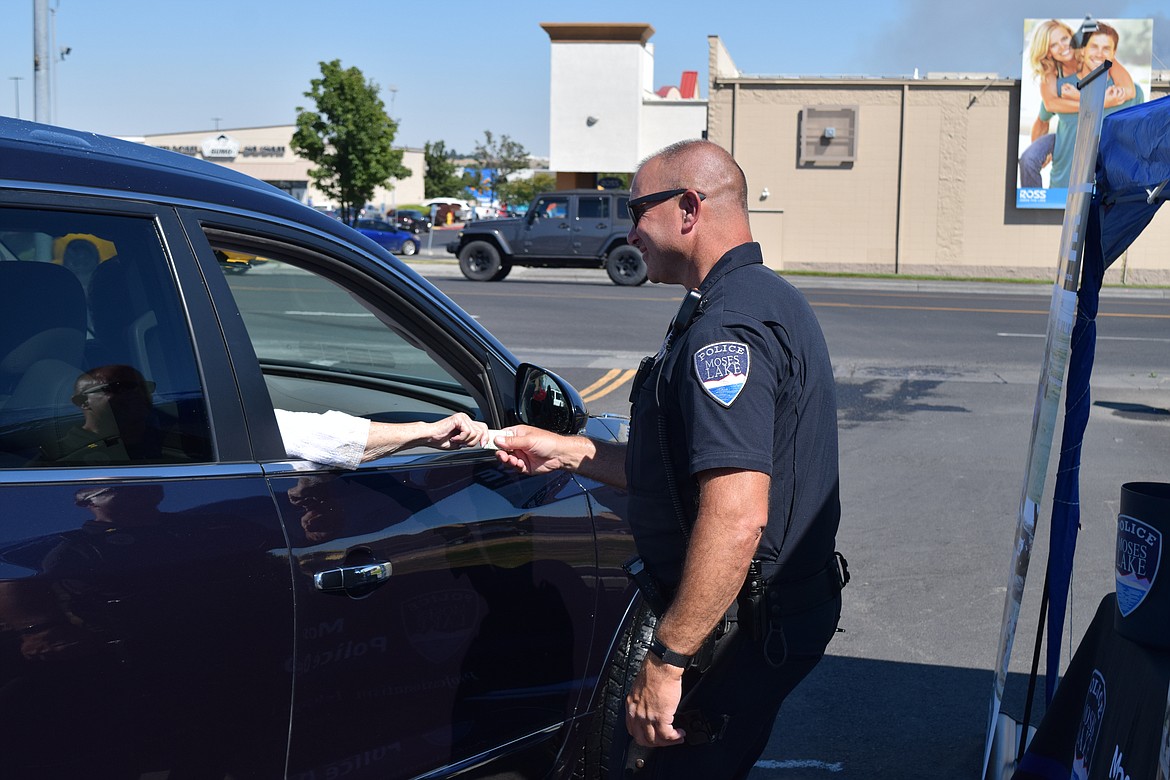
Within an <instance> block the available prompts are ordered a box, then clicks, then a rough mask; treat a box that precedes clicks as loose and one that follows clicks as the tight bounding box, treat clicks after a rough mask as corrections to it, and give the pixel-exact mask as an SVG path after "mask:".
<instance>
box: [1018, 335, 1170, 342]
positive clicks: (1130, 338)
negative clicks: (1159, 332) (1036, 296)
mask: <svg viewBox="0 0 1170 780" xmlns="http://www.w3.org/2000/svg"><path fill="white" fill-rule="evenodd" d="M995 335H997V336H1004V337H1006V338H1015V339H1042V338H1044V337H1045V334H1043V333H996V334H995ZM1097 341H1153V342H1155V343H1158V344H1170V339H1155V338H1148V337H1145V336H1100V335H1099V336H1097Z"/></svg>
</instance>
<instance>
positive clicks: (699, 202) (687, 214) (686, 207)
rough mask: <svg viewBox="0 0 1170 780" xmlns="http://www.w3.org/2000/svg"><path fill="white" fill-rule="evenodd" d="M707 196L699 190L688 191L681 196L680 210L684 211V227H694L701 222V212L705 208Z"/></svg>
mask: <svg viewBox="0 0 1170 780" xmlns="http://www.w3.org/2000/svg"><path fill="white" fill-rule="evenodd" d="M706 197H707V196H706V195H703V194H702V193H700V192H698V191H697V190H687V191H686V192H684V193H683V194H682V195H680V196H679V199H678V203H679V208H680V209H682V213H683V214H682V217H683V227H686V228H690V227H694V225H695V223H696V222H698V220H699V211H700V210H701V209H702V207H703V200H704V199H705V198H706Z"/></svg>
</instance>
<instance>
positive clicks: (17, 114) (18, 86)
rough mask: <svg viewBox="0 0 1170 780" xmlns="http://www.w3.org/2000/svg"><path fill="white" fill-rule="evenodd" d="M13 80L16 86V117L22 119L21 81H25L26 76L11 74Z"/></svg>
mask: <svg viewBox="0 0 1170 780" xmlns="http://www.w3.org/2000/svg"><path fill="white" fill-rule="evenodd" d="M8 78H9V79H10V80H11V81H12V86H14V87H15V88H16V118H17V119H20V82H22V81H24V76H9V77H8Z"/></svg>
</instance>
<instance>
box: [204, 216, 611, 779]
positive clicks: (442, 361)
mask: <svg viewBox="0 0 1170 780" xmlns="http://www.w3.org/2000/svg"><path fill="white" fill-rule="evenodd" d="M202 224H203V226H204V228H205V229H206V230H207V235H208V237H209V242H210V243H211V245H212V246H213V247H215V248H217V249H225V248H233V249H237V250H243V251H251V252H254V253H257V254H261V255H263V257H264V258H265V260H266V262H264V263H263V264H262V266H261V268H262V269H263V270H262V271H259V272H257V273H254V274H250V275H249V276H248V277H230V278H226V279H224V280H222V281H224V282H226V284H225V287H226V288H227V289H226V291H225V292H227V293H230V302H229V301H228V300H227V299H226V298H224V299H223V300H222V301H221V303H220V305H219V311H220V314H221V317H224V319H225V320H232V321H237V320H236V318H235V310H233V309H231V308H229V307H235V308H237V309H238V312H239V318H238V323H239V324H240V326H241V333H242V335H240V336H239V338H235V339H229V341H230V342H231V343H233V344H234V346H233V347H232V349H233V362H234V364H235V370H236V373H237V375H240V376H249V375H255V376H258V377H262V379H261V381H262V383H263V385H264V388H265V389H264V391H263V392H261V393H253V394H250V395H249V396H248V397H247V398H246V403H247V404H248V408H249V427H250V428H251V429H252V430H253V431H254V432H258V431H261V430H265V429H266V430H269V431H272V430H274V428H273V415H274V411H273V410H274V409H284V410H288V411H296V412H325V411H332V410H336V411H342V412H346V413H348V414H352V415H357V416H362V417H368V418H371V419H374V420H377V421H381V422H390V423H410V422H414V421H419V420H424V421H432V420H436V419H441V418H443V417H446V416H448V415H450V414H452V413H455V412H463V413H466V414H468V415H469V416H471V417H473V418H475V419H479V420H482V421H484V422H487V423H488V424H489V425H490V426H492V427H499V426H500V425H501V424H502V422H503V420H504V411H503V409H502V408H501V403H500V398H501V397H502V396H504V395H510V393H511V390H510V389H509V390H508V391H507V393H504V392H503V390H502V388H504V387H506V388H510V387H511V383H512V382H513V381H514V380H513V377H512V376H511V375H510V374H508V373H507V372H508V371H509V368H508V367H507V365H506V364H504V363H500V362H498V360H496V359H493V358H491V357H490V356H489V355H488V354H487V352H485V351H484V349H485V348H484V345H482V344H478V343H476V340H475V338H474V337H473V336H472V335H471V333H470V331H467V330H465V326H464V325H462V324H460V323H459V322H458V321H457V319H456V318H454V317H452V316H451V315H449V314H444V313H443V311H442V307H436V305H435V302H434V301H430V302H427V301H425V300H423V298H424V297H425V295H423V293H421V292H420V290H419V288H412V284H414V283H408V282H407V281H406V280H405V279H403V278H401V277H398V276H395V275H393V274H391V273H390V272H389V271H388V270H387V269H386V268H379V267H377V266H375V265H372V264H371V263H370V261H369V260H368V259H366V258H362V257H360V256H356V255H353V254H349V253H347V251H346V250H344V249H342V248H341V247H338V246H331V245H327V244H323V243H321V242H319V241H312V240H310V237H308V236H299V235H295V234H288V233H287V232H286V233H285V234H283V235H281V236H280V237H279V238H277V237H274V236H273V235H271V234H266V233H265V231H267V230H270V229H269V228H266V227H264V226H257V225H249V224H233V225H232V226H230V228H229V227H225V226H223V225H219V226H212V225H210V224H209V223H208V221H207V220H203V222H202ZM207 251H208V253H209V254H210V252H211V250H210V249H208V250H207ZM229 311H230V312H231V316H227V317H225V314H227V313H228V312H229ZM265 471H266V472H267V474H268V476H269V480H270V483H271V485H272V491H273V494H274V495H275V496H276V502H277V506H278V507H279V510H280V512H281V514H282V516H283V517H284V518H285V525H286V527H287V528H288V530H289V537H290V543H291V546H292V556H293V568H294V581H295V588H296V600H297V640H298V647H297V653H296V656H295V658H294V659H293V664H292V669H293V671H294V674H295V678H296V683H295V687H296V700H295V706H294V717H293V726H292V747H291V753H290V774H291V776H293V777H332V776H343V775H344V776H347V777H377V778H399V777H414V776H416V775H419V774H422V773H425V772H430V771H435V770H438V769H440V768H444V767H446V768H448V769H451V768H458V767H460V766H467V765H479V764H481V763H482V762H485V761H487V762H489V764H490V762H492V761H502V762H503V763H504V765H505V766H507V767H514V768H515V767H521V766H522V767H525V768H524V769H523V771H522V774H524V775H526V776H527V775H531V774H533V773H536V774H541V773H543V772H544V771H547V768H548V767H549V766H551V759H552V756H554V755H555V754H556V750H557V747H558V745H559V744H560V741H561V739H562V738H563V737H564V731H565V725H564V724H565V722H566V719H567V718H568V717H570V716H571V714H572V713H573V712H574V710H575V708H576V707H577V706H578V700H579V698H580V693H581V690H582V688H583V686H585V685H591V684H592V682H591V681H589V682H587V681H585V680H584V679H583V678H585V677H586V675H585V671H584V670H585V669H586V668H587V663H588V660H589V644H590V642H591V641H592V638H593V637H592V634H593V619H594V618H593V614H594V603H595V600H596V588H597V573H596V552H595V547H594V537H593V527H592V520H591V516H590V508H589V504H588V499H587V496H586V494H585V493H584V492H583V490H582V488H581V487H580V485H579V484H578V483H577V482H576V481H575V480H574V479H572V478H571V477H569V476H568V475H566V474H551V475H544V476H537V477H522V476H518V475H516V474H515V473H512V472H510V471H509V470H506V469H504V468H502V467H501V466H500V465H498V463H497V461H496V459H495V457H494V455H493V453H492V452H490V451H483V450H467V451H457V452H441V451H437V450H426V449H421V448H415V449H410V450H404V451H401V452H397V453H394V454H392V455H390V456H387V457H384V458H381V459H379V460H375V461H372V462H368V463H364V464H362V465H361V466H360V467H358V468H356V469H354V470H348V471H342V470H337V469H330V468H325V467H323V466H320V465H317V464H312V463H307V462H303V461H290V460H289V459H288V458H287V457H286V456H285V455H284V454H283V452H277V451H274V452H272V454H271V458H270V462H267V463H266V465H265ZM533 767H540V769H535V768H533ZM452 771H453V770H452ZM500 771H504V770H503V769H501V770H500ZM516 771H521V770H520V769H518V768H517V769H516Z"/></svg>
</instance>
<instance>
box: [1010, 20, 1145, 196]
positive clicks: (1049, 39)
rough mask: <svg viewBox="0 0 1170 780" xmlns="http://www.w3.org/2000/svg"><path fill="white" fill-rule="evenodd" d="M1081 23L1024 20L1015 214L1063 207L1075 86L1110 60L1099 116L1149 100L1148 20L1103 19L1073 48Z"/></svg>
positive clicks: (1073, 131)
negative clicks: (1093, 30)
mask: <svg viewBox="0 0 1170 780" xmlns="http://www.w3.org/2000/svg"><path fill="white" fill-rule="evenodd" d="M1080 26H1081V20H1080V19H1026V20H1025V21H1024V54H1023V59H1024V62H1023V78H1022V81H1021V83H1022V88H1021V95H1020V146H1019V149H1020V160H1019V173H1018V178H1017V184H1016V206H1017V207H1019V208H1064V206H1065V202H1066V199H1067V193H1068V176H1069V167H1070V165H1071V162H1072V155H1073V147H1074V146H1075V142H1076V131H1077V112H1078V110H1079V108H1080V100H1079V92H1078V90H1077V83H1078V82H1079V81H1080V80H1081V79H1083V78H1084V77H1085V76H1087V75H1088V74H1089V73H1091V72H1092V71H1093V70H1094V69H1096V68H1097V67H1099V66H1100V65H1101V64H1102V63H1103V62H1105V61H1106V60H1109V61H1110V62H1112V63H1113V66H1112V67H1111V68H1110V70H1109V73H1108V79H1109V81H1108V87H1107V89H1106V93H1105V113H1106V115H1108V114H1111V113H1113V112H1115V111H1120V110H1121V109H1123V108H1128V107H1129V106H1132V105H1137V104H1138V103H1142V102H1145V100H1146V99H1147V97H1148V96H1149V94H1150V77H1151V60H1152V51H1153V21H1152V20H1150V19H1102V20H1098V21H1097V30H1096V31H1095V32H1092V33H1090V34H1089V35H1088V36H1087V37H1086V39H1085V42H1084V45H1083V46H1082V47H1081V48H1079V49H1074V48H1073V37H1074V34H1075V32H1076V31H1077V30H1078V29H1079V28H1080Z"/></svg>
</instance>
